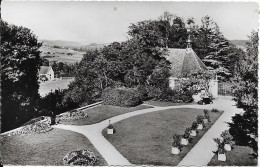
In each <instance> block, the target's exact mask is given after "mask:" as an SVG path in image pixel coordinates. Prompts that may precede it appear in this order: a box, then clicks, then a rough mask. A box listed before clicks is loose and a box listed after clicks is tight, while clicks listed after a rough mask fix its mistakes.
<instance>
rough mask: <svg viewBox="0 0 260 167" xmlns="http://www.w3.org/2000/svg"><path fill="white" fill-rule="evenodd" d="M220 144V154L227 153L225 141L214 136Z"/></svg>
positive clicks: (218, 144)
mask: <svg viewBox="0 0 260 167" xmlns="http://www.w3.org/2000/svg"><path fill="white" fill-rule="evenodd" d="M213 140H214V141H215V142H216V143H217V146H218V150H217V152H218V154H225V153H226V152H227V151H226V150H225V143H224V142H223V141H221V140H220V138H214V139H213Z"/></svg>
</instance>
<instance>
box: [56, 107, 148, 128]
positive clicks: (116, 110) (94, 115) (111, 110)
mask: <svg viewBox="0 0 260 167" xmlns="http://www.w3.org/2000/svg"><path fill="white" fill-rule="evenodd" d="M146 108H151V107H149V106H145V105H139V106H136V107H129V108H126V107H117V106H110V105H99V106H96V107H93V108H89V109H86V110H85V112H87V113H88V117H86V118H83V119H79V120H73V121H60V123H61V124H69V125H90V124H94V123H98V122H101V121H103V120H106V119H108V118H111V117H114V116H117V115H121V114H125V113H128V112H132V111H136V110H141V109H146Z"/></svg>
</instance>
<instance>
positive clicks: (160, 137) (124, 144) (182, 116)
mask: <svg viewBox="0 0 260 167" xmlns="http://www.w3.org/2000/svg"><path fill="white" fill-rule="evenodd" d="M222 113H223V112H218V113H213V112H210V117H211V121H212V122H210V123H208V124H206V127H205V128H204V129H203V130H199V133H198V135H197V136H196V137H195V138H194V139H193V141H192V142H191V143H190V144H189V145H188V146H184V147H183V148H182V151H181V153H180V154H179V155H173V154H171V143H172V136H173V135H174V134H179V135H182V134H183V133H184V131H185V129H186V128H188V127H190V126H191V124H192V122H193V121H195V120H196V117H197V115H198V114H203V110H200V109H189V108H180V109H169V110H164V111H157V112H153V113H148V114H143V115H138V116H135V117H131V118H129V119H126V120H123V121H120V122H118V123H115V124H113V126H114V128H115V131H116V132H115V134H114V135H107V133H106V129H104V130H103V131H102V134H103V135H104V136H105V138H106V139H107V140H108V141H110V142H111V143H112V144H113V146H115V148H116V149H117V150H118V151H119V152H120V153H121V154H122V155H123V156H124V157H126V159H128V160H129V162H130V163H132V164H135V165H160V166H176V165H178V163H179V162H180V161H181V160H182V159H183V157H185V155H186V154H187V153H188V152H189V151H190V149H191V148H192V147H193V146H194V145H195V144H196V143H197V142H198V141H199V140H200V138H201V137H202V136H203V135H204V134H205V133H206V131H207V130H208V129H209V128H210V127H211V126H212V125H213V124H214V122H215V121H216V120H217V119H218V118H219V116H220V115H221V114H222Z"/></svg>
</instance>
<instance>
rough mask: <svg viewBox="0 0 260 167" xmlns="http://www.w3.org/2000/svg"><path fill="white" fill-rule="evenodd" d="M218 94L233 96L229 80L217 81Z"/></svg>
mask: <svg viewBox="0 0 260 167" xmlns="http://www.w3.org/2000/svg"><path fill="white" fill-rule="evenodd" d="M218 94H219V95H222V96H233V92H232V84H231V83H229V82H219V83H218Z"/></svg>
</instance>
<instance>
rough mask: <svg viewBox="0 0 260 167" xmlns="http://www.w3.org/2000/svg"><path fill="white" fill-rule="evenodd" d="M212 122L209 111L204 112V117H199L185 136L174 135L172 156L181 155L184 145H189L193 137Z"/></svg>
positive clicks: (186, 131)
mask: <svg viewBox="0 0 260 167" xmlns="http://www.w3.org/2000/svg"><path fill="white" fill-rule="evenodd" d="M208 122H210V116H209V111H208V110H204V115H198V116H197V118H196V121H194V122H193V123H192V125H191V127H188V128H187V129H186V130H185V132H184V134H183V135H178V134H175V135H173V142H172V154H175V155H177V154H179V153H180V150H181V147H182V146H183V145H188V144H189V143H190V142H191V140H192V137H195V136H197V133H198V130H202V129H203V128H204V127H205V124H206V123H208Z"/></svg>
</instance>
